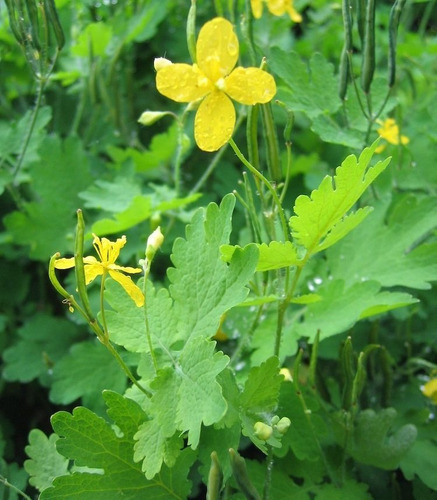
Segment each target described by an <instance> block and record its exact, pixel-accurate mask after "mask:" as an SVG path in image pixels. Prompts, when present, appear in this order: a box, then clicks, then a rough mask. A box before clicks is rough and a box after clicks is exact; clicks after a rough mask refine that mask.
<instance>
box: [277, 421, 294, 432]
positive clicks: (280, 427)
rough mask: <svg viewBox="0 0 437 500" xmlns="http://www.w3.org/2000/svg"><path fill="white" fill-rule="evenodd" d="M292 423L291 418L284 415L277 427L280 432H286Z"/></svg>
mask: <svg viewBox="0 0 437 500" xmlns="http://www.w3.org/2000/svg"><path fill="white" fill-rule="evenodd" d="M290 425H291V420H290V419H289V418H288V417H282V418H281V420H280V421H279V422H278V423H277V424H276V429H277V430H278V432H279V433H280V434H285V433H286V432H287V431H288V428H289V427H290Z"/></svg>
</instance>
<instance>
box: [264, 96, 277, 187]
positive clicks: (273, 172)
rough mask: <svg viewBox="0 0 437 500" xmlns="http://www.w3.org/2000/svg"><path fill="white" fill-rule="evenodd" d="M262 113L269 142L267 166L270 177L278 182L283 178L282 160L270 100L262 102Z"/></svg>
mask: <svg viewBox="0 0 437 500" xmlns="http://www.w3.org/2000/svg"><path fill="white" fill-rule="evenodd" d="M261 113H262V118H263V126H264V133H265V139H266V143H267V166H268V169H269V174H270V178H271V179H272V180H274V181H276V182H279V181H280V180H281V179H282V169H281V161H280V156H279V144H278V136H277V133H276V127H275V123H274V120H273V112H272V105H271V103H270V102H268V103H267V104H261Z"/></svg>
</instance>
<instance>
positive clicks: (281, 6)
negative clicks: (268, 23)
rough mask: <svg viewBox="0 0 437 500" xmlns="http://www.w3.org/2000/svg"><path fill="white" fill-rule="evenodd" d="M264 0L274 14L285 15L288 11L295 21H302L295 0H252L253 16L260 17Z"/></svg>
mask: <svg viewBox="0 0 437 500" xmlns="http://www.w3.org/2000/svg"><path fill="white" fill-rule="evenodd" d="M263 2H265V3H267V8H268V9H269V11H270V13H271V14H273V15H274V16H283V15H284V14H285V13H287V14H288V15H289V16H290V18H291V20H292V21H293V22H295V23H300V22H302V16H301V15H300V14H299V12H297V11H296V9H295V8H294V7H293V0H250V5H251V7H252V13H253V17H255V18H256V19H259V18H260V17H261V15H262V12H263Z"/></svg>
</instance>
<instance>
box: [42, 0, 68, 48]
mask: <svg viewBox="0 0 437 500" xmlns="http://www.w3.org/2000/svg"><path fill="white" fill-rule="evenodd" d="M44 10H45V12H46V13H47V17H48V19H49V21H50V24H51V25H52V28H53V31H54V33H55V37H56V42H57V45H58V49H59V50H61V49H62V47H63V46H64V44H65V36H64V30H63V29H62V25H61V23H60V22H59V17H58V11H57V10H56V6H55V2H54V0H44Z"/></svg>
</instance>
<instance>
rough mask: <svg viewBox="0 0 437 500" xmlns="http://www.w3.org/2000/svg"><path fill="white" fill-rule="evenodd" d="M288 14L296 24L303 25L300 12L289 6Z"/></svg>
mask: <svg viewBox="0 0 437 500" xmlns="http://www.w3.org/2000/svg"><path fill="white" fill-rule="evenodd" d="M287 13H288V15H289V16H290V19H291V20H292V21H293V22H294V23H301V22H302V16H301V15H300V14H299V12H298V11H297V10H296V9H295V8H294V7H293V5H289V6H288V7H287Z"/></svg>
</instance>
